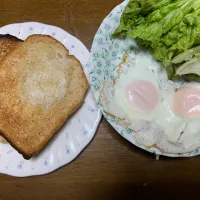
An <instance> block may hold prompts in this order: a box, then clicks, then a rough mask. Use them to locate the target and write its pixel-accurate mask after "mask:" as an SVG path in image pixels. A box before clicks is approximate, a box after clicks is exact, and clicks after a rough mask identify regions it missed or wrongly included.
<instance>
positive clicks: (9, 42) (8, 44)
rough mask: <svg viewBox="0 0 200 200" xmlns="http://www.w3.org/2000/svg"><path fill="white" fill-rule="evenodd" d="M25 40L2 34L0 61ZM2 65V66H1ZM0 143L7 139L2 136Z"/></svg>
mask: <svg viewBox="0 0 200 200" xmlns="http://www.w3.org/2000/svg"><path fill="white" fill-rule="evenodd" d="M21 42H23V41H22V40H20V39H18V38H17V37H15V36H12V35H8V34H6V35H0V61H1V60H2V59H3V58H4V56H5V55H6V54H7V53H8V52H9V51H10V50H11V49H12V48H14V47H16V45H17V44H19V43H21ZM0 67H1V66H0ZM0 143H7V141H6V140H5V139H4V138H3V137H1V136H0Z"/></svg>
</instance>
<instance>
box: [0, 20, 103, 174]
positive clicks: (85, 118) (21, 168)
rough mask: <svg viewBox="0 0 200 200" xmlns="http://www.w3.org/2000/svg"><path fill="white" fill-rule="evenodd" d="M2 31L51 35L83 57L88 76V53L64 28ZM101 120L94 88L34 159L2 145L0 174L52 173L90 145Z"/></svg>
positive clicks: (25, 27)
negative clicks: (24, 156)
mask: <svg viewBox="0 0 200 200" xmlns="http://www.w3.org/2000/svg"><path fill="white" fill-rule="evenodd" d="M0 34H11V35H14V36H16V37H18V38H20V39H23V40H24V39H26V38H27V37H28V36H29V35H32V34H46V35H51V36H53V37H54V38H56V39H57V40H59V41H60V42H62V43H63V44H64V45H65V46H66V47H67V48H68V49H69V51H70V54H72V55H74V56H76V57H77V59H79V60H80V62H81V64H82V66H83V69H84V71H85V73H86V75H87V77H88V76H89V72H90V67H89V64H88V62H89V52H88V50H87V49H86V47H85V46H84V45H83V44H82V43H81V42H80V41H79V40H78V39H76V38H75V37H73V36H71V35H70V34H68V33H67V32H65V31H64V30H62V29H60V28H57V27H54V26H50V25H45V24H41V23H35V22H27V23H21V24H11V25H7V26H4V27H2V28H0ZM100 119H101V113H100V110H99V109H98V107H97V105H96V101H95V99H94V97H93V94H92V91H91V89H89V92H88V94H87V96H86V99H85V101H84V104H83V106H82V107H81V108H80V109H79V110H78V112H76V113H75V115H74V116H73V117H72V118H70V120H69V121H67V123H66V124H65V125H64V127H63V128H62V129H61V130H60V131H59V132H58V133H57V135H56V136H55V137H54V139H53V140H52V141H51V142H50V143H49V144H48V145H47V146H46V147H45V148H44V150H42V152H41V153H40V154H39V155H38V156H37V157H36V158H32V159H31V160H25V159H23V157H22V156H21V155H20V154H18V152H17V151H15V150H14V149H13V148H12V147H11V146H10V145H9V144H2V143H1V144H0V173H4V174H8V175H12V176H18V177H25V176H33V175H41V174H47V173H49V172H52V171H54V170H56V169H58V168H59V167H61V166H63V165H66V164H68V163H69V162H71V161H72V160H73V159H75V158H76V157H77V156H78V155H79V154H80V152H81V151H82V150H83V149H84V148H85V147H86V146H87V145H88V144H89V142H90V141H91V140H92V138H93V137H94V135H95V132H96V129H97V126H98V124H99V122H100Z"/></svg>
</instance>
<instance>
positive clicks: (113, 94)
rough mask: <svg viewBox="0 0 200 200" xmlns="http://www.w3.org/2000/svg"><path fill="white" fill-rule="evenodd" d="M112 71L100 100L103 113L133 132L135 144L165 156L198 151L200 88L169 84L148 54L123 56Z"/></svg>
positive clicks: (186, 84) (164, 74)
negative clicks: (113, 117)
mask: <svg viewBox="0 0 200 200" xmlns="http://www.w3.org/2000/svg"><path fill="white" fill-rule="evenodd" d="M116 71H117V73H118V76H117V77H116V79H115V81H114V82H113V83H109V82H105V83H104V86H103V89H102V92H101V96H100V100H101V103H102V105H103V107H104V111H105V112H106V113H108V114H111V115H113V116H115V117H117V118H118V123H119V124H120V125H122V126H124V128H131V129H132V130H133V131H134V138H135V141H136V142H137V143H139V144H140V145H143V146H145V147H152V146H156V147H157V148H159V149H160V150H161V151H163V152H166V153H186V152H190V151H192V150H194V149H196V148H199V147H200V123H199V120H200V84H198V83H183V82H172V81H169V80H168V78H167V75H166V72H165V70H163V69H162V67H161V66H160V63H159V62H156V61H155V60H154V58H153V57H152V55H150V54H148V53H146V54H144V53H142V54H137V55H133V54H131V55H128V56H124V60H123V62H122V63H121V64H120V65H119V67H118V68H117V70H116Z"/></svg>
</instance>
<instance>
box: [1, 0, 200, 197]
mask: <svg viewBox="0 0 200 200" xmlns="http://www.w3.org/2000/svg"><path fill="white" fill-rule="evenodd" d="M121 2H122V1H121V0H16V1H13V0H1V1H0V16H1V17H0V26H4V25H6V24H10V23H16V22H27V21H38V22H42V23H47V24H52V25H55V26H58V27H61V28H63V29H65V30H66V31H68V32H69V33H71V34H73V35H74V36H76V37H77V38H79V39H80V40H81V41H82V42H83V43H84V44H85V45H86V46H87V47H88V49H90V47H91V44H92V41H93V37H94V35H95V32H96V31H97V29H98V27H99V25H100V24H101V21H102V20H103V19H104V18H105V16H106V15H107V14H108V13H109V12H110V11H111V10H112V9H113V8H114V7H115V6H116V5H117V4H119V3H121ZM199 189H200V156H198V157H194V158H184V159H170V158H160V160H158V161H157V160H156V159H155V156H154V155H152V154H149V153H146V152H144V151H142V150H140V149H138V148H136V147H134V146H133V145H131V144H129V142H127V141H125V140H124V139H123V138H122V137H121V136H119V135H118V134H117V133H116V132H115V131H114V129H113V128H112V127H111V126H110V125H109V124H108V123H107V122H106V121H105V119H103V120H102V121H101V124H100V126H99V129H98V131H97V134H96V136H95V138H94V140H93V141H92V142H91V144H90V145H89V146H88V147H87V148H86V149H85V150H84V152H83V153H82V154H81V155H80V156H79V157H78V158H77V159H76V160H75V161H73V162H72V163H71V164H69V165H67V166H65V167H63V168H61V169H59V170H57V171H55V172H53V173H51V174H49V175H45V176H38V177H29V178H14V177H10V176H7V175H0V199H12V200H13V199H15V200H16V199H19V200H27V199H29V200H37V199H38V200H40V199H41V200H44V199H56V200H60V199H65V200H68V199H70V200H90V199H91V200H92V199H95V200H96V199H97V200H98V199H113V200H115V199H121V200H127V199H137V200H138V199H153V198H154V199H160V200H162V199H188V197H191V198H192V199H199V198H198V190H199Z"/></svg>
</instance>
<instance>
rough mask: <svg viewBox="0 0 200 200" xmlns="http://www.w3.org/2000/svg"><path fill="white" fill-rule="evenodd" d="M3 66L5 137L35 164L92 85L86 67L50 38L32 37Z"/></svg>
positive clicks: (1, 128)
mask: <svg viewBox="0 0 200 200" xmlns="http://www.w3.org/2000/svg"><path fill="white" fill-rule="evenodd" d="M0 65H1V67H0V85H1V87H0V122H1V123H0V132H1V135H2V136H3V137H4V138H6V140H7V141H8V142H9V143H10V144H11V145H12V146H13V147H14V148H15V149H16V150H17V151H18V152H19V153H21V154H22V155H23V156H24V158H26V159H30V158H31V157H33V156H35V155H36V154H38V153H39V151H40V150H41V149H42V148H43V147H44V146H45V144H46V143H47V142H48V141H49V140H50V139H51V138H52V136H53V135H54V134H55V133H56V131H57V130H58V129H60V128H61V126H62V125H63V124H64V123H65V121H66V120H67V119H68V118H69V117H70V116H71V115H72V114H73V113H74V112H75V111H76V110H77V109H78V108H79V107H80V106H81V104H82V103H83V100H84V97H85V94H86V92H87V89H88V82H87V79H86V76H85V74H84V72H83V69H82V66H81V64H80V62H79V61H78V60H77V59H76V58H75V57H74V56H70V55H69V51H68V50H67V49H66V48H65V46H64V45H62V44H61V43H60V42H58V41H57V40H55V39H54V38H52V37H51V36H46V35H31V36H29V37H28V38H27V39H26V40H25V41H24V42H23V43H20V44H18V45H17V46H16V47H15V48H14V49H12V50H11V51H10V52H9V53H7V54H6V55H5V56H4V58H3V60H2V62H1V63H0Z"/></svg>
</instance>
